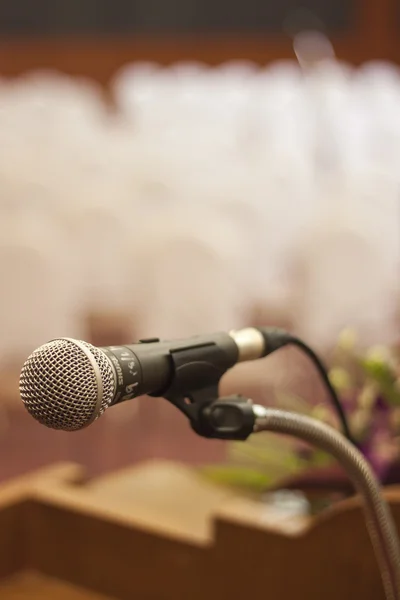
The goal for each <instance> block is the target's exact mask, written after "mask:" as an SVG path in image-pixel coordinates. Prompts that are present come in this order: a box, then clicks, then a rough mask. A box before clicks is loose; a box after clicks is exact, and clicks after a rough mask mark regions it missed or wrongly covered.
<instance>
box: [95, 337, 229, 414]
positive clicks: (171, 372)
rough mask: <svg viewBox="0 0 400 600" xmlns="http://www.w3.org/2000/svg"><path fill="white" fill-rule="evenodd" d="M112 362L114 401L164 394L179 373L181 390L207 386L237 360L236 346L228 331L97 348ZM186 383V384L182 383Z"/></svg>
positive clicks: (114, 402) (168, 390) (169, 389)
mask: <svg viewBox="0 0 400 600" xmlns="http://www.w3.org/2000/svg"><path fill="white" fill-rule="evenodd" d="M100 350H102V351H103V352H104V353H105V354H106V356H107V357H108V359H109V360H110V362H111V363H112V365H113V368H114V370H115V374H116V390H115V396H114V399H113V401H112V405H113V404H118V403H120V402H124V401H126V400H130V399H132V398H135V397H137V396H143V395H150V396H166V395H168V393H169V392H170V391H171V388H172V386H173V385H174V380H176V375H177V373H178V372H179V381H180V386H181V387H182V390H184V389H185V388H186V389H188V390H189V389H197V388H201V387H207V386H208V385H211V384H213V383H215V382H216V381H218V380H219V379H220V378H221V376H222V375H223V374H224V373H225V372H226V371H227V370H228V369H230V368H231V367H233V365H235V364H236V363H237V362H238V359H239V348H238V346H237V344H236V343H235V340H234V338H233V337H231V336H230V335H229V334H228V333H216V334H212V335H198V336H195V337H192V338H188V339H183V340H173V341H170V342H166V341H160V340H159V339H156V338H149V339H144V340H141V341H140V342H139V343H138V344H131V345H127V346H108V347H103V348H100ZM185 384H186V385H185Z"/></svg>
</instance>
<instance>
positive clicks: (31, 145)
mask: <svg viewBox="0 0 400 600" xmlns="http://www.w3.org/2000/svg"><path fill="white" fill-rule="evenodd" d="M399 33H400V5H399V3H398V2H397V1H396V0H380V1H379V2H378V1H377V0H363V1H360V0H353V1H351V0H305V1H304V2H297V1H295V0H246V2H244V1H243V2H242V1H241V0H235V1H233V0H230V1H229V2H228V0H212V1H211V0H201V1H200V0H135V1H133V0H131V1H129V0H112V1H111V0H97V1H96V2H95V1H94V0H79V2H78V1H77V0H69V2H61V0H60V1H56V0H53V2H47V1H45V0H34V1H32V0H13V2H11V1H3V2H1V3H0V278H1V288H0V289H1V291H0V449H1V453H2V456H3V460H2V461H1V462H0V478H1V479H5V478H8V477H11V476H14V475H17V474H20V473H23V472H26V471H28V470H30V469H33V468H36V467H39V466H41V465H45V464H48V463H51V462H54V461H57V460H64V459H67V460H73V461H76V462H78V463H80V464H83V465H85V466H87V468H88V470H89V472H90V473H92V474H97V473H102V472H106V471H110V470H112V469H115V468H117V467H121V466H124V465H127V464H131V463H133V462H135V461H138V460H141V459H144V458H150V457H163V458H169V459H176V460H182V461H185V462H188V463H191V464H201V463H206V462H208V463H209V462H214V461H221V460H223V458H224V453H225V451H226V449H225V446H224V444H223V443H219V442H210V441H206V440H201V439H200V438H197V437H195V436H194V435H193V432H192V431H191V429H190V427H189V425H188V423H187V422H186V420H185V419H184V418H183V417H182V416H181V415H180V414H179V413H178V411H176V409H174V408H173V407H171V406H169V405H168V403H167V402H166V401H165V400H158V399H150V398H141V399H139V400H137V401H134V402H130V403H129V404H127V405H125V406H123V405H122V406H119V407H115V408H113V409H112V410H111V411H109V412H108V413H106V415H105V416H104V417H103V418H102V419H101V420H100V421H99V422H97V423H96V424H94V425H92V426H91V427H89V428H88V429H87V430H84V431H81V432H77V433H73V434H66V433H57V432H53V431H50V430H45V429H44V428H43V427H40V426H39V425H38V424H36V423H35V422H34V421H33V420H32V419H31V417H29V416H28V415H27V414H25V412H24V409H23V408H22V407H21V403H20V401H19V398H18V375H19V370H20V367H21V364H22V362H23V361H24V360H25V358H26V357H27V355H28V354H29V353H30V352H31V351H32V350H33V349H34V348H36V347H37V346H39V345H40V344H42V343H45V342H46V341H48V340H50V339H52V338H56V337H64V336H65V337H76V338H79V339H85V340H87V341H91V342H92V343H94V344H96V345H108V344H117V343H121V342H126V343H128V342H133V341H135V340H137V339H140V338H141V337H152V336H157V337H164V338H166V337H169V338H175V337H181V336H190V335H193V334H196V333H201V332H212V331H215V330H220V329H224V330H225V329H227V330H229V329H232V328H238V327H243V326H248V325H257V324H260V325H261V324H263V325H278V326H283V327H287V328H289V329H291V330H292V331H294V332H296V333H297V334H298V335H300V336H302V337H303V338H304V339H306V340H307V342H308V343H310V344H311V345H313V347H315V348H316V349H318V351H319V352H321V354H322V355H323V356H326V357H328V359H329V355H330V352H331V350H332V348H333V347H334V346H335V345H336V342H337V338H338V335H339V334H340V332H341V331H342V330H343V329H344V328H348V327H350V328H352V329H353V330H354V331H356V332H357V339H358V343H359V344H360V346H361V347H370V346H371V345H375V344H380V345H382V344H383V345H385V346H393V345H394V346H396V344H397V343H398V341H399V338H400V327H399V326H400V311H399V299H400V278H399V273H400V245H399V240H400V236H399V234H400V213H399V208H400V206H399V191H400V189H399V186H400V69H399V66H398V64H399V62H400V41H399V40H400V37H399ZM222 387H223V391H225V392H242V393H244V394H247V395H250V396H251V397H252V398H254V399H255V400H257V401H259V402H263V403H271V402H273V401H274V397H275V392H276V390H277V389H279V390H282V389H286V390H287V389H288V390H290V391H292V392H296V394H299V395H304V396H305V397H307V398H308V399H313V398H318V400H321V398H322V399H323V390H322V389H321V386H320V384H319V382H318V380H317V379H316V376H315V374H314V373H313V370H312V368H311V367H310V366H309V365H308V363H307V361H306V360H303V358H302V357H301V356H298V354H297V353H296V352H295V351H293V352H292V351H288V352H282V353H279V355H277V356H273V357H270V358H268V359H267V360H264V361H260V362H259V363H254V364H252V365H246V366H244V367H241V368H237V369H234V370H233V371H232V372H231V373H229V374H228V376H227V377H226V379H225V380H224V382H223V386H222Z"/></svg>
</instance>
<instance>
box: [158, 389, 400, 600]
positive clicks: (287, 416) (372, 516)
mask: <svg viewBox="0 0 400 600" xmlns="http://www.w3.org/2000/svg"><path fill="white" fill-rule="evenodd" d="M209 391H210V390H208V391H207V390H204V391H203V392H201V393H200V392H199V391H198V392H197V393H194V394H192V395H191V403H192V404H196V402H197V401H198V402H199V403H200V405H197V409H196V411H195V412H192V414H193V418H190V417H189V418H190V422H191V426H192V428H193V430H194V431H195V432H196V433H198V434H199V435H201V436H203V437H207V438H218V439H224V440H245V439H247V438H248V437H249V435H251V434H252V433H257V432H260V431H270V432H275V433H281V434H286V435H291V436H294V437H297V438H299V439H301V440H303V441H305V442H308V443H310V444H313V445H314V446H316V447H318V448H320V449H321V450H324V451H325V452H328V453H329V454H331V455H332V456H334V457H335V458H336V460H337V461H338V462H339V463H340V464H341V466H342V467H343V468H344V469H345V471H346V473H347V475H348V476H349V478H350V480H351V481H352V483H353V485H354V487H355V489H356V490H357V492H358V493H359V494H360V497H361V499H362V502H363V508H364V512H365V517H366V523H367V528H368V532H369V535H370V539H371V542H372V545H373V548H374V551H375V556H376V559H377V562H378V565H379V568H380V573H381V577H382V583H383V587H384V591H385V595H386V600H400V546H399V540H398V535H397V530H396V526H395V523H394V521H393V518H392V515H391V513H390V510H389V507H388V505H387V503H386V501H385V499H384V498H383V496H382V493H381V489H380V484H379V482H378V480H377V479H376V477H375V475H374V473H373V471H372V468H371V466H370V465H369V463H368V462H367V461H366V459H365V458H364V456H363V455H362V454H361V452H360V451H359V450H358V449H357V448H356V447H355V446H354V445H353V444H352V443H351V442H349V441H348V440H347V439H346V438H345V437H344V436H343V435H342V434H341V433H339V432H338V431H336V430H335V429H333V428H332V427H329V426H328V425H325V424H324V423H321V422H320V421H317V420H316V419H313V418H310V417H307V416H303V415H298V414H295V413H291V412H286V411H282V410H276V409H270V408H264V407H263V406H258V405H253V404H252V402H251V400H249V399H246V398H244V397H242V396H230V397H227V398H221V399H215V400H213V401H210V396H209V395H208V393H207V392H209ZM212 391H213V392H214V393H215V390H212ZM207 397H208V402H207V400H206V398H207ZM211 397H212V396H211ZM214 397H215V398H216V396H214ZM169 399H170V400H171V401H173V399H172V398H169ZM187 416H188V415H187Z"/></svg>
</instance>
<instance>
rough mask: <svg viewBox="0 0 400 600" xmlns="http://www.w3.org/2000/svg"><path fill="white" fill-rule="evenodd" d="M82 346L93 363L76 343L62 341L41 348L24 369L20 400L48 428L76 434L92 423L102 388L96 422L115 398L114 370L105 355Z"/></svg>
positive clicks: (83, 343) (21, 377) (29, 359)
mask: <svg viewBox="0 0 400 600" xmlns="http://www.w3.org/2000/svg"><path fill="white" fill-rule="evenodd" d="M79 344H81V345H83V346H85V347H86V348H88V349H89V351H90V353H91V355H92V360H90V358H89V357H88V356H87V355H86V354H85V352H84V351H83V350H82V348H80V347H79V345H78V344H77V343H74V341H72V340H66V339H59V340H54V341H52V342H49V343H48V344H45V345H44V346H40V348H38V349H37V350H35V351H34V352H33V353H32V354H31V355H30V356H29V358H28V359H27V361H26V362H25V364H24V366H23V368H22V371H21V376H20V395H21V399H22V401H23V402H24V404H25V407H26V408H27V410H28V412H29V413H30V414H31V415H32V416H33V417H34V418H35V419H36V420H37V421H39V422H40V423H42V424H43V425H46V426H47V427H51V428H53V429H62V430H64V431H74V430H77V429H81V428H82V427H85V426H86V425H88V424H89V423H90V422H92V421H93V420H94V418H93V417H94V412H95V410H96V405H97V399H98V393H99V386H100V385H102V388H103V391H102V394H101V396H102V398H101V405H100V408H99V410H98V412H97V414H96V415H95V419H97V418H98V417H100V416H101V415H102V414H103V413H104V411H105V410H106V409H107V408H108V407H109V406H110V404H111V403H112V400H113V398H114V393H115V383H116V382H115V376H114V370H113V368H112V367H111V365H110V363H109V361H108V359H107V357H106V355H105V354H104V352H102V351H101V350H99V349H98V348H96V347H95V346H92V345H91V344H88V343H86V342H79ZM93 363H96V365H97V367H98V369H99V371H100V379H101V381H99V380H98V375H97V372H96V370H95V367H94V364H93Z"/></svg>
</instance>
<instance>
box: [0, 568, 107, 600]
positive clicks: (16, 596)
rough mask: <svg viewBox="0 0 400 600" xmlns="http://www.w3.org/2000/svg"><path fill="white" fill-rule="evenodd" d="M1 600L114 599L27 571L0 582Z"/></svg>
mask: <svg viewBox="0 0 400 600" xmlns="http://www.w3.org/2000/svg"><path fill="white" fill-rule="evenodd" d="M0 598H1V599H2V600H45V599H46V598H49V599H50V598H52V599H53V600H114V599H113V598H112V597H111V596H104V595H102V594H96V593H93V592H90V591H88V590H85V589H82V588H79V587H77V586H74V585H71V584H70V583H65V582H63V581H58V580H57V579H53V578H52V577H46V576H45V575H41V574H40V573H35V572H33V571H27V572H22V573H17V574H16V575H12V576H11V577H9V578H7V579H6V580H5V581H3V582H1V583H0Z"/></svg>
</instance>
